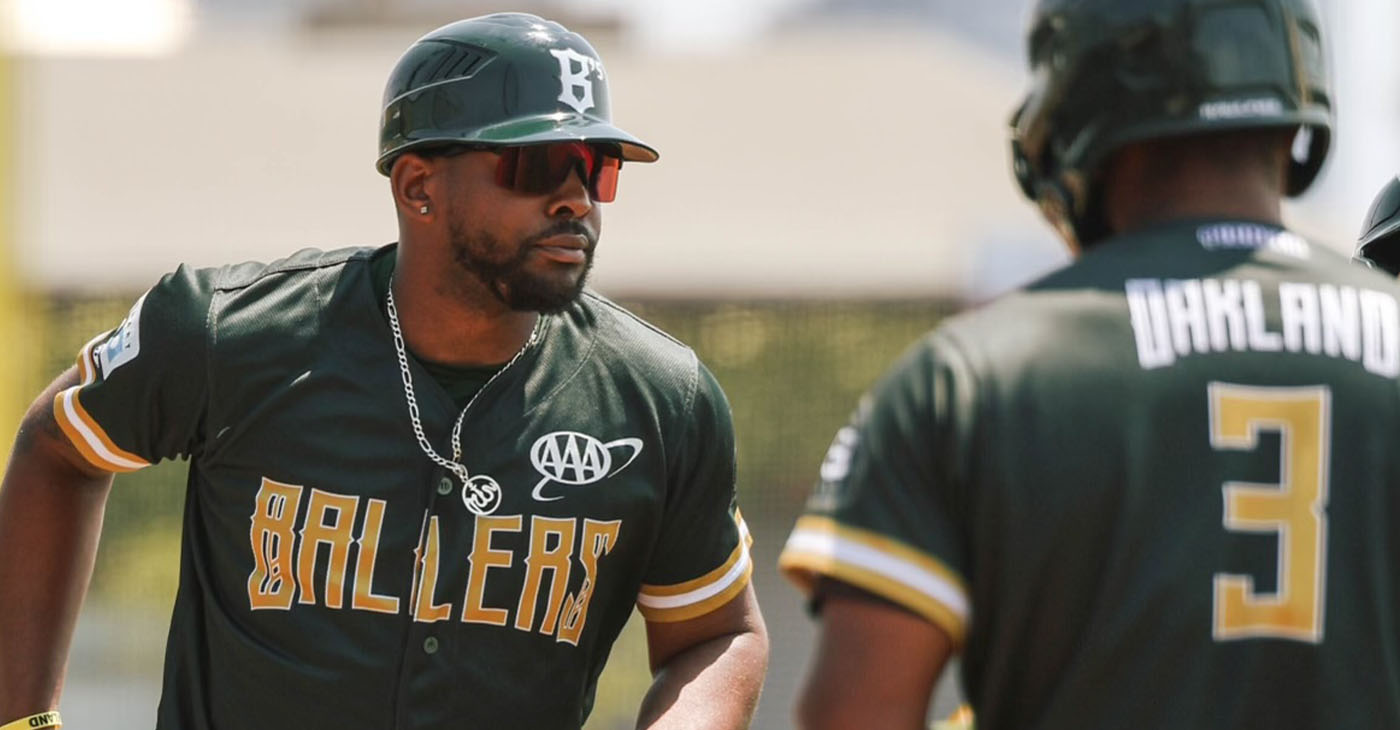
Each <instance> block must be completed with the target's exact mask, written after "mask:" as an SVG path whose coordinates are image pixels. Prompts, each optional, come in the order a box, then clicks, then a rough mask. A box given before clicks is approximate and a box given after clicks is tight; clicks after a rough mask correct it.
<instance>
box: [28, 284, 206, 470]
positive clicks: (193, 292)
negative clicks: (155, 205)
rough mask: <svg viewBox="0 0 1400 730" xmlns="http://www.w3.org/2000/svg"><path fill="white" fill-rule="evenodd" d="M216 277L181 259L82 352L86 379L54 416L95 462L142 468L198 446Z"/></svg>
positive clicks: (62, 397)
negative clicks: (190, 265)
mask: <svg viewBox="0 0 1400 730" xmlns="http://www.w3.org/2000/svg"><path fill="white" fill-rule="evenodd" d="M212 278H213V274H212V272H210V271H207V270H195V269H190V268H188V267H183V266H182V267H181V268H180V269H178V270H177V271H176V272H175V273H173V274H169V275H167V276H166V277H164V278H163V279H161V281H160V282H159V283H157V284H156V285H155V286H154V287H152V288H151V289H150V290H149V291H147V292H146V293H145V294H143V295H141V298H139V299H137V300H136V303H135V304H134V305H132V307H131V311H130V312H129V313H128V314H127V316H126V318H125V319H123V320H122V322H121V323H120V324H118V325H117V326H116V328H114V329H112V330H109V331H107V332H104V333H102V334H99V335H98V336H97V337H94V338H93V339H92V340H91V341H90V342H88V344H87V345H85V346H84V347H83V349H82V350H81V351H80V352H79V353H78V365H77V367H78V373H79V375H80V377H81V382H80V383H79V384H78V385H76V386H74V387H72V388H68V389H66V390H64V391H61V392H60V393H59V394H58V395H57V396H56V397H55V398H54V416H55V417H56V418H57V420H58V424H59V426H60V427H61V428H62V429H63V432H64V433H65V434H67V436H68V439H69V440H70V441H72V442H73V445H74V446H75V447H77V449H78V451H79V452H81V453H82V455H83V457H84V458H86V459H87V460H88V462H89V463H91V464H92V465H93V466H96V467H98V468H99V469H103V470H106V471H112V472H129V471H136V470H138V469H141V468H144V467H147V466H150V465H151V464H153V463H155V462H157V461H160V460H161V459H166V458H174V457H178V456H188V455H189V454H191V453H192V452H193V451H194V450H195V448H196V447H197V445H198V443H199V441H200V427H201V424H202V422H203V415H204V412H205V402H206V400H207V399H206V394H207V390H208V367H207V365H208V363H207V360H208V358H207V353H208V326H207V320H208V315H209V307H210V302H211V300H212V293H213V289H212V286H211V284H210V282H211V280H212Z"/></svg>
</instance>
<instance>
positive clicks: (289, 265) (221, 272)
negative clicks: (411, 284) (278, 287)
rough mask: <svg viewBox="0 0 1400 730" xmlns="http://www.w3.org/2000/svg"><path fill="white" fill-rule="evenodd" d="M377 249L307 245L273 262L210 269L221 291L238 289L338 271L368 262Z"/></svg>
mask: <svg viewBox="0 0 1400 730" xmlns="http://www.w3.org/2000/svg"><path fill="white" fill-rule="evenodd" d="M373 253H374V249H372V248H368V247H362V246H356V247H349V248H340V249H334V250H331V251H324V250H321V249H317V248H304V249H301V250H300V251H297V252H295V253H293V254H291V255H289V256H285V257H283V258H280V259H276V260H274V261H270V262H262V261H245V262H243V263H239V264H230V265H226V266H221V267H218V268H216V269H211V270H209V276H210V279H211V282H212V285H213V287H214V288H215V289H216V290H219V291H234V290H238V289H246V288H249V287H252V286H254V285H256V284H258V283H259V282H264V281H267V280H269V279H272V278H278V279H283V280H292V281H296V280H303V279H311V278H316V275H317V274H323V273H325V272H332V273H334V272H336V271H338V270H340V269H343V268H344V267H345V266H346V265H347V264H351V263H353V262H367V261H368V260H369V258H370V255H371V254H373Z"/></svg>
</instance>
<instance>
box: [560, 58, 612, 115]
mask: <svg viewBox="0 0 1400 730" xmlns="http://www.w3.org/2000/svg"><path fill="white" fill-rule="evenodd" d="M550 54H551V55H553V56H554V57H555V58H557V59H559V84H560V86H561V87H562V88H561V89H560V91H559V101H562V102H564V103H565V104H568V105H569V106H571V107H573V108H574V111H577V112H578V113H579V114H583V113H584V112H586V111H588V110H589V109H592V108H593V106H594V104H593V79H592V78H590V76H592V75H593V74H594V73H595V72H596V73H597V75H598V76H599V77H601V76H602V75H603V65H602V64H601V63H598V61H597V60H596V59H593V58H589V57H588V56H585V55H583V54H582V53H579V52H578V51H575V50H574V49H572V48H556V49H553V50H551V51H550Z"/></svg>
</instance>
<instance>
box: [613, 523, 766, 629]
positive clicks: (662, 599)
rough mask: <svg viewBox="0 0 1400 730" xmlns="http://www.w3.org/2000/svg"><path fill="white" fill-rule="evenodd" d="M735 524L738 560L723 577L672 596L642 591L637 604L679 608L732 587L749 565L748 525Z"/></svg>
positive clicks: (661, 607) (650, 606) (648, 606)
mask: <svg viewBox="0 0 1400 730" xmlns="http://www.w3.org/2000/svg"><path fill="white" fill-rule="evenodd" d="M735 522H736V523H737V524H738V525H739V550H740V553H739V559H738V560H736V561H734V565H733V566H731V567H730V568H729V570H726V571H725V572H724V575H722V576H720V577H719V578H718V579H717V580H715V581H714V582H713V583H710V584H708V585H703V586H701V587H699V588H696V589H695V590H692V591H686V592H685V593H678V594H676V595H674V596H653V595H648V594H647V593H646V592H645V591H642V592H639V593H638V594H637V603H638V604H640V605H642V606H646V607H647V608H657V609H668V608H681V607H684V606H689V605H691V604H695V603H699V602H701V601H704V600H706V599H708V598H711V597H713V596H717V595H719V594H720V593H723V592H724V591H725V590H726V589H728V588H729V586H732V585H734V581H736V580H739V579H740V578H742V577H743V576H744V575H745V573H747V572H748V570H749V566H750V564H751V561H750V559H749V525H748V523H747V522H744V520H743V519H736V520H735Z"/></svg>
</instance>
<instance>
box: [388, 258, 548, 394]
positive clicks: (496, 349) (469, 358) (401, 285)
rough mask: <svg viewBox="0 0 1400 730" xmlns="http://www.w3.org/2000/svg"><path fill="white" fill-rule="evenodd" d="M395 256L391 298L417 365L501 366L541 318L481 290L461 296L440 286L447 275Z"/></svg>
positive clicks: (457, 290)
mask: <svg viewBox="0 0 1400 730" xmlns="http://www.w3.org/2000/svg"><path fill="white" fill-rule="evenodd" d="M404 253H405V252H404V251H403V248H402V247H400V251H399V264H398V266H397V268H396V269H395V273H394V279H393V284H392V287H393V292H394V303H395V309H397V310H398V316H399V325H400V327H401V328H402V330H403V338H404V343H405V345H406V346H407V347H408V350H409V351H410V352H412V353H413V355H414V357H416V358H418V359H419V360H426V361H428V362H432V363H437V364H439V365H448V366H454V367H481V366H489V365H499V364H501V363H504V362H506V361H508V360H510V359H511V358H512V357H514V356H515V354H516V353H517V352H519V351H520V348H522V347H524V346H525V343H526V341H528V340H529V338H530V333H531V332H533V331H534V327H535V323H536V322H537V321H538V320H539V314H537V313H535V312H521V311H516V310H513V309H510V308H509V307H507V306H506V305H505V304H504V303H502V302H501V301H500V300H498V299H496V298H495V297H494V296H492V295H491V294H490V293H489V292H488V291H486V290H485V287H484V286H482V287H480V291H475V290H473V291H461V289H462V286H461V285H456V286H454V285H452V283H450V282H445V281H443V273H444V272H445V271H447V270H449V269H445V268H443V267H428V266H423V265H421V264H422V263H423V262H419V261H416V260H413V258H412V257H411V256H409V257H407V259H406V257H405V256H404Z"/></svg>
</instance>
